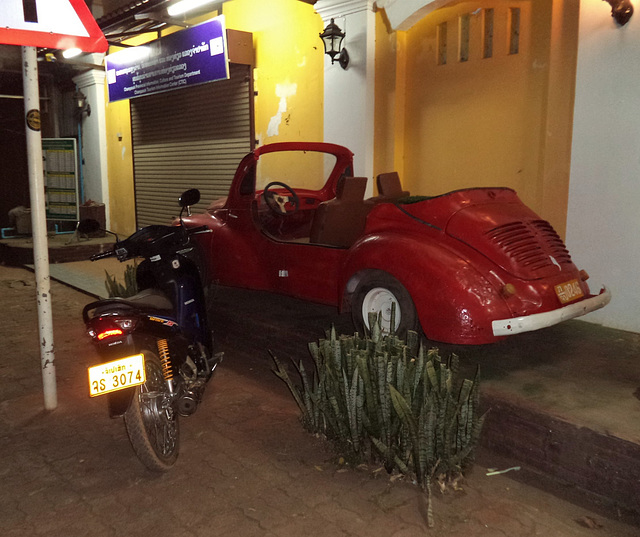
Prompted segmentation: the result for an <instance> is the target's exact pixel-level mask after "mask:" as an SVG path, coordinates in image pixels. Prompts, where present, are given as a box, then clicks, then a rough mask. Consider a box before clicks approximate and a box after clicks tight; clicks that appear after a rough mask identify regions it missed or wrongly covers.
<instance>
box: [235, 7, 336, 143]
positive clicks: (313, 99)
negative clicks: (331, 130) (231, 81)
mask: <svg viewBox="0 0 640 537" xmlns="http://www.w3.org/2000/svg"><path fill="white" fill-rule="evenodd" d="M223 13H224V15H225V18H226V22H227V26H228V27H229V28H234V29H237V30H243V31H245V32H252V33H253V43H254V48H255V59H256V65H255V70H254V83H255V88H254V89H255V90H256V91H257V92H258V96H257V98H256V103H255V120H256V139H257V140H258V142H259V145H262V144H265V143H272V142H276V141H279V142H284V141H313V142H317V141H321V140H322V136H323V100H324V85H323V84H324V58H323V55H324V54H323V48H322V41H321V40H320V38H319V37H318V35H319V33H320V32H322V19H321V18H320V16H319V15H317V14H316V13H315V11H314V10H313V6H311V5H310V4H306V3H304V2H300V1H299V0H269V2H265V1H264V0H234V1H233V2H226V3H225V4H223Z"/></svg>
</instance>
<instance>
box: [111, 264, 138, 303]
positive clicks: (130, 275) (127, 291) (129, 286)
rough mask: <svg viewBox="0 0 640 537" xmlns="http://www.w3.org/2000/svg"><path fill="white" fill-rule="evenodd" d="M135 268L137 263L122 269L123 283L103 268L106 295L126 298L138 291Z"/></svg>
mask: <svg viewBox="0 0 640 537" xmlns="http://www.w3.org/2000/svg"><path fill="white" fill-rule="evenodd" d="M137 268H138V267H137V263H134V264H133V265H127V268H126V269H125V271H124V284H122V283H120V282H119V281H117V280H116V277H115V276H112V275H111V274H109V273H108V272H107V271H106V270H105V271H104V273H105V275H106V280H105V282H104V286H105V287H106V289H107V296H108V297H109V298H113V297H120V298H127V297H130V296H133V295H135V294H136V293H137V292H138V284H137V283H136V270H137Z"/></svg>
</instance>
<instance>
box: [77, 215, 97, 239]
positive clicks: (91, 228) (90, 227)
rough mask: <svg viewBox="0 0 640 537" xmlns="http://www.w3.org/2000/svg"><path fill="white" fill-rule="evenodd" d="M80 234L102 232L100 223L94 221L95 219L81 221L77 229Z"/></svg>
mask: <svg viewBox="0 0 640 537" xmlns="http://www.w3.org/2000/svg"><path fill="white" fill-rule="evenodd" d="M77 230H78V233H83V234H86V235H88V234H90V233H95V232H96V231H100V222H98V221H97V220H94V219H93V218H85V219H84V220H80V222H78V227H77Z"/></svg>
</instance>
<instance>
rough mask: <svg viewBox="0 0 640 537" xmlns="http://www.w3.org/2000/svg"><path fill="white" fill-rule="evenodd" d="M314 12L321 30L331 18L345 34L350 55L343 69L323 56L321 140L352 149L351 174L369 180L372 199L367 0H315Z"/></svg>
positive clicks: (371, 17) (371, 52)
mask: <svg viewBox="0 0 640 537" xmlns="http://www.w3.org/2000/svg"><path fill="white" fill-rule="evenodd" d="M315 10H316V11H317V12H318V13H319V14H320V16H321V17H322V19H323V21H324V23H325V26H326V25H327V24H328V23H329V21H330V20H331V18H332V17H333V18H334V19H335V21H334V22H335V23H336V24H337V25H338V26H339V27H340V28H341V29H342V31H344V32H345V34H346V37H345V38H344V41H343V46H344V47H345V48H346V49H347V52H348V53H349V57H350V62H349V66H348V67H347V69H346V70H344V69H342V67H340V65H339V63H338V61H337V60H336V62H335V63H334V64H333V65H332V64H331V59H330V58H329V56H327V55H325V63H324V141H325V142H331V143H336V144H340V145H343V146H345V147H348V148H349V149H350V150H351V151H353V153H354V155H355V156H354V168H355V169H354V173H355V175H357V176H366V177H368V178H369V182H368V186H367V193H366V194H365V196H366V197H368V196H371V195H373V134H374V133H373V127H374V117H373V110H374V89H375V80H374V68H375V65H374V61H375V40H374V36H375V14H374V12H373V9H372V7H371V2H370V1H368V0H350V1H347V2H345V1H336V0H320V1H319V2H317V3H316V5H315ZM319 41H320V40H319ZM319 45H320V46H322V44H321V43H319Z"/></svg>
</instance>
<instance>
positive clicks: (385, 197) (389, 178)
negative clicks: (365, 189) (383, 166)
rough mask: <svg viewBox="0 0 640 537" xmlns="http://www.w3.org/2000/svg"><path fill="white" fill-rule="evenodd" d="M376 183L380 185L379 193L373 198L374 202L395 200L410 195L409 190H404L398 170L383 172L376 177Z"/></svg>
mask: <svg viewBox="0 0 640 537" xmlns="http://www.w3.org/2000/svg"><path fill="white" fill-rule="evenodd" d="M376 185H377V186H378V195H377V196H375V197H373V198H371V201H373V202H374V203H379V202H382V201H393V200H397V199H399V198H406V197H407V196H409V195H410V194H409V191H408V190H402V184H401V183H400V176H399V175H398V172H387V173H381V174H380V175H378V177H376Z"/></svg>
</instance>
